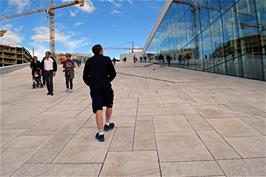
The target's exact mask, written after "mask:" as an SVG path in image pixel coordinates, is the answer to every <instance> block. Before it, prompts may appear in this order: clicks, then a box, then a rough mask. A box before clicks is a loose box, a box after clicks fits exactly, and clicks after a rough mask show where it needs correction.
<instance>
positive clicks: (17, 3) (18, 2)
mask: <svg viewBox="0 0 266 177" xmlns="http://www.w3.org/2000/svg"><path fill="white" fill-rule="evenodd" d="M29 4H30V2H29V0H9V5H10V6H14V7H16V8H17V9H24V8H25V7H26V6H28V5H29Z"/></svg>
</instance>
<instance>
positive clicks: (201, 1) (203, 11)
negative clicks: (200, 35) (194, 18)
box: [198, 0, 210, 30]
mask: <svg viewBox="0 0 266 177" xmlns="http://www.w3.org/2000/svg"><path fill="white" fill-rule="evenodd" d="M198 7H199V11H200V20H201V27H202V30H204V29H205V28H206V27H207V26H208V25H209V24H210V18H209V10H208V8H206V7H208V1H207V0H198Z"/></svg>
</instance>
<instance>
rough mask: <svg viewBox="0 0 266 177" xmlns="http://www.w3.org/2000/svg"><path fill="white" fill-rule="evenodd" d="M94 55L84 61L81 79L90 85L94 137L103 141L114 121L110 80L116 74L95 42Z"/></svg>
mask: <svg viewBox="0 0 266 177" xmlns="http://www.w3.org/2000/svg"><path fill="white" fill-rule="evenodd" d="M92 52H93V53H94V56H93V57H91V58H89V59H88V60H87V61H86V63H85V68H84V71H83V81H84V82H85V83H86V85H88V86H89V87H90V95H91V99H92V110H93V113H95V114H96V123H97V127H98V133H97V134H96V136H95V138H96V139H97V140H98V141H100V142H103V141H104V132H103V130H104V131H109V130H112V129H113V128H114V123H110V119H111V115H112V106H113V99H114V93H113V90H112V85H111V81H112V80H113V79H114V78H115V76H116V71H115V68H114V66H113V64H112V61H111V59H110V58H109V57H107V56H104V55H103V48H102V46H101V45H99V44H97V45H95V46H93V47H92ZM103 106H105V107H106V112H105V116H106V123H105V125H104V127H103Z"/></svg>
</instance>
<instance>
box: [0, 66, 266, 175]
mask: <svg viewBox="0 0 266 177" xmlns="http://www.w3.org/2000/svg"><path fill="white" fill-rule="evenodd" d="M116 70H117V73H118V75H117V78H116V79H115V81H114V83H113V88H114V92H115V103H114V110H113V118H112V120H113V122H114V123H115V124H116V128H115V129H114V130H112V131H110V132H107V133H105V138H106V141H105V142H104V143H100V142H97V141H96V140H95V133H96V132H97V128H96V123H95V118H94V115H93V114H92V110H91V100H90V96H89V89H88V88H87V87H86V86H85V85H84V83H83V81H82V71H83V65H82V67H81V68H77V69H76V76H75V79H74V92H73V93H66V92H65V83H64V75H63V72H62V66H59V70H58V72H57V75H56V77H55V79H54V84H55V86H54V88H55V91H54V96H47V95H46V93H47V90H46V88H42V89H41V88H40V89H32V88H31V84H32V81H31V76H30V73H31V72H30V69H29V68H24V69H20V70H18V71H15V72H12V73H9V74H5V75H2V76H1V176H23V177H28V176H51V177H54V176H73V177H79V176H88V177H91V176H266V172H265V166H266V162H265V160H266V158H265V156H266V149H265V143H266V138H265V134H266V130H265V112H266V108H265V82H261V81H255V80H249V79H242V78H237V77H231V76H223V75H218V74H210V73H205V72H197V71H191V70H183V69H177V68H168V67H160V66H159V65H149V64H147V63H145V64H143V63H137V64H133V63H117V65H116Z"/></svg>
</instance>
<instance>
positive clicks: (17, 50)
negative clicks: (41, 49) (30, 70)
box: [0, 45, 32, 67]
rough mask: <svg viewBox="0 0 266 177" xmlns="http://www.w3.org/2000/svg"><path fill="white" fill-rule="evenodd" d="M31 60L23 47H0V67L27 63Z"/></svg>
mask: <svg viewBox="0 0 266 177" xmlns="http://www.w3.org/2000/svg"><path fill="white" fill-rule="evenodd" d="M31 60H32V56H31V54H30V52H29V51H28V50H27V49H25V48H24V47H12V46H8V45H0V66H1V67H2V66H9V65H14V64H22V63H27V62H30V61H31Z"/></svg>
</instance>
